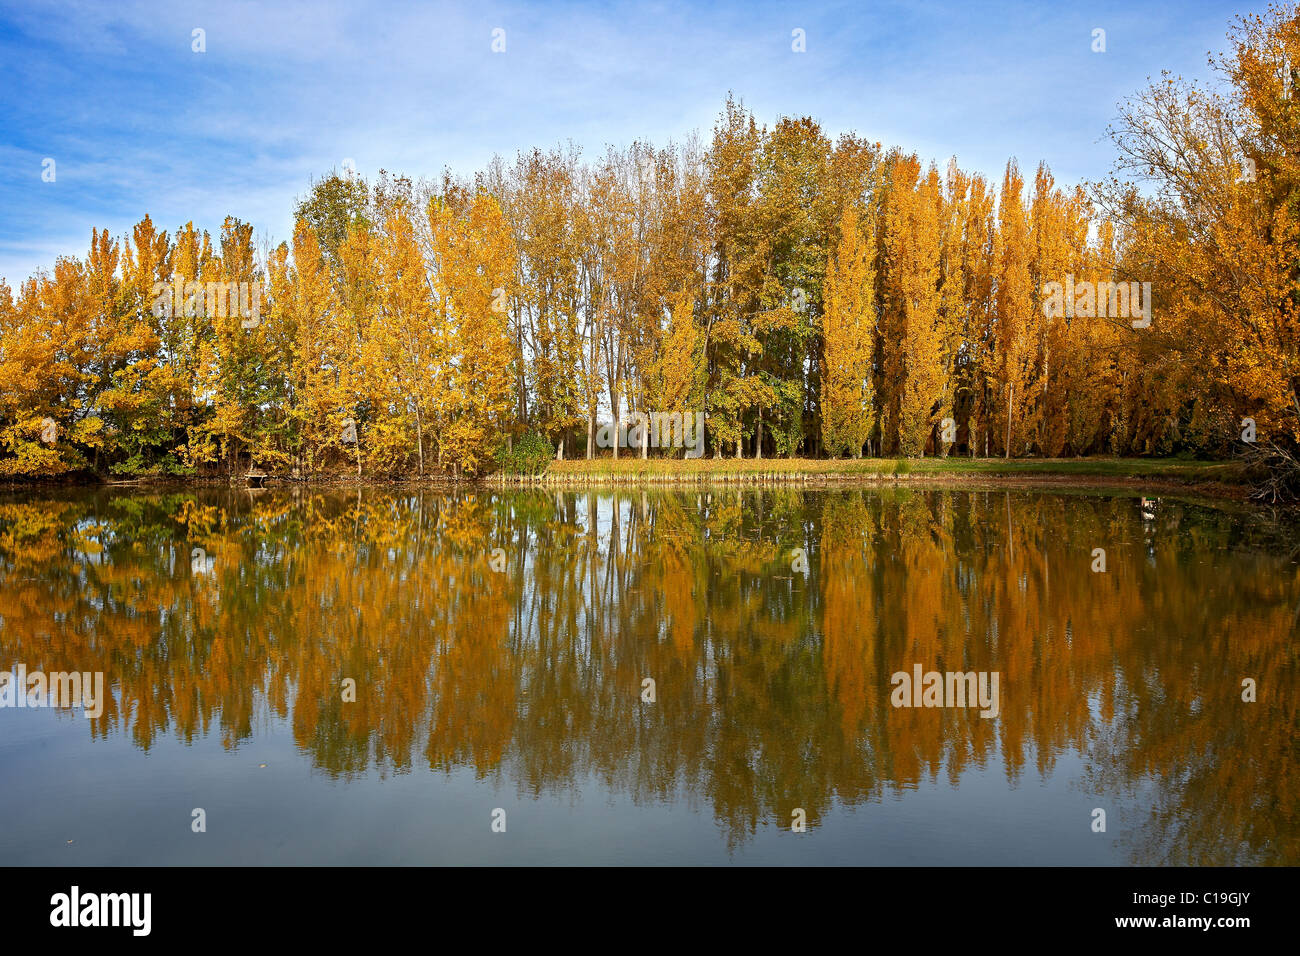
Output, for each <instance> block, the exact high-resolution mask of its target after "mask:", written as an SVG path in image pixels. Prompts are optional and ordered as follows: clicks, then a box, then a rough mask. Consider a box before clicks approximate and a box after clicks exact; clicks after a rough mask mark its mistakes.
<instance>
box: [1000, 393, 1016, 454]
mask: <svg viewBox="0 0 1300 956" xmlns="http://www.w3.org/2000/svg"><path fill="white" fill-rule="evenodd" d="M1015 401H1016V383H1015V382H1012V383H1011V384H1010V385H1008V386H1007V446H1006V448H1004V449H1003V450H1002V452H1003V454H1002V458H1003V460H1004V461H1005V460H1007V459H1009V458H1010V457H1011V409H1012V407H1013V406H1014V404H1015Z"/></svg>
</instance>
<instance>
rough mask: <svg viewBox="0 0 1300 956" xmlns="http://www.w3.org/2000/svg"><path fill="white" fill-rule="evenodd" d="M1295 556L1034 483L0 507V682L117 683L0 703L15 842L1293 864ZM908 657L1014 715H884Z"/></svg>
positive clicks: (1148, 507)
mask: <svg viewBox="0 0 1300 956" xmlns="http://www.w3.org/2000/svg"><path fill="white" fill-rule="evenodd" d="M1296 547H1297V542H1296V540H1295V535H1294V533H1293V530H1292V529H1288V528H1287V527H1286V526H1285V525H1279V524H1277V523H1275V522H1274V520H1272V519H1271V518H1270V517H1269V516H1268V515H1266V514H1263V513H1260V512H1258V511H1254V510H1251V509H1248V508H1244V507H1241V506H1229V505H1213V504H1208V503H1198V502H1193V501H1183V500H1175V499H1171V498H1160V499H1155V498H1140V497H1136V496H1109V495H1091V494H1089V495H1085V494H1060V493H1038V492H1029V491H973V492H964V491H954V490H943V489H938V490H925V489H922V488H913V487H908V488H897V489H895V488H885V489H852V490H823V491H803V490H778V491H770V490H768V491H726V492H719V491H713V492H712V493H698V494H697V493H695V492H694V491H692V492H690V493H686V494H682V493H668V492H658V491H655V492H646V493H641V492H639V491H637V492H631V493H608V492H594V493H553V492H487V491H480V492H477V493H455V494H438V493H434V492H429V491H410V490H400V491H395V490H379V489H367V490H363V491H361V492H359V493H358V492H356V491H351V492H348V491H334V490H310V489H297V490H284V489H271V490H267V491H258V492H250V491H246V490H243V489H238V490H225V489H221V490H203V489H199V490H185V491H177V492H157V491H156V492H149V493H136V492H120V491H114V490H99V491H95V492H42V493H31V492H28V493H9V494H6V495H4V496H0V670H5V669H9V670H12V669H14V668H16V667H17V666H18V665H19V664H21V665H22V666H24V667H25V668H26V669H27V670H28V672H32V671H37V670H39V671H43V672H46V673H52V672H58V671H72V670H77V671H86V672H101V673H103V674H104V675H105V680H106V682H107V684H108V686H109V688H110V690H111V695H112V696H111V700H109V701H107V703H106V707H105V710H104V713H103V715H102V716H101V717H99V718H98V719H90V718H87V717H86V716H84V715H83V714H82V713H81V712H80V711H79V710H78V709H75V708H74V709H72V710H56V709H39V708H24V709H13V708H0V820H2V821H3V822H4V825H3V826H0V864H59V865H62V864H71V865H79V864H109V865H114V864H226V863H253V864H268V863H270V864H275V863H295V864H296V863H308V864H316V863H329V864H337V863H399V864H437V863H452V864H461V863H472V864H479V863H729V862H730V863H836V864H944V863H951V864H1075V863H1081V864H1168V863H1190V864H1242V863H1266V864H1293V865H1294V864H1297V863H1300V809H1298V808H1297V795H1298V791H1300V776H1298V775H1297V769H1298V767H1297V756H1298V753H1297V749H1298V747H1300V744H1298V740H1300V735H1298V734H1297V712H1296V691H1297V688H1298V678H1300V660H1298V658H1300V655H1298V653H1297V621H1298V617H1300V564H1297V558H1298V557H1300V556H1298V554H1297V551H1296ZM1097 548H1101V549H1104V551H1105V561H1106V570H1105V571H1104V572H1095V571H1093V570H1092V568H1093V566H1094V564H1095V563H1096V561H1097V558H1096V556H1095V551H1094V549H1097ZM196 549H197V550H196ZM918 664H919V665H921V666H922V668H923V669H924V670H925V671H931V670H934V671H939V672H947V671H962V672H984V673H997V674H998V675H999V690H1000V700H999V713H998V715H997V716H996V717H995V718H981V717H980V716H979V712H978V710H977V709H974V708H970V707H942V708H924V707H920V708H907V707H896V706H893V704H892V701H891V694H892V691H893V687H892V686H891V675H893V674H894V673H896V672H899V671H905V672H911V671H912V669H913V667H914V666H915V665H918ZM647 679H650V680H652V681H653V698H654V699H653V700H647V699H645V698H646V697H647V696H649V693H648V688H649V686H650V685H647V683H646V681H647ZM1246 679H1250V680H1253V681H1254V682H1255V687H1256V692H1255V696H1256V699H1255V701H1253V702H1247V701H1243V699H1242V696H1243V681H1244V680H1246ZM349 682H354V683H352V684H350V683H349ZM351 686H354V687H355V700H350V699H345V698H347V697H349V696H350V693H349V690H348V689H349V687H351ZM196 808H202V809H203V811H204V813H205V815H206V832H202V833H196V832H193V830H192V820H193V811H194V809H196ZM1097 809H1102V810H1104V811H1105V813H1106V830H1105V832H1094V819H1095V813H1094V811H1095V810H1097ZM498 810H500V811H504V817H505V821H506V827H505V832H504V833H501V832H494V831H493V828H492V824H493V819H494V812H495V811H498ZM496 817H497V818H498V819H499V818H500V814H499V813H498V814H496ZM798 819H804V820H806V829H804V831H803V832H798V830H797V828H796V827H795V826H794V821H796V820H798Z"/></svg>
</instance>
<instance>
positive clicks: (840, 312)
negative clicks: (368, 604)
mask: <svg viewBox="0 0 1300 956" xmlns="http://www.w3.org/2000/svg"><path fill="white" fill-rule="evenodd" d="M1229 39H1230V48H1229V51H1228V53H1227V54H1226V55H1225V56H1223V57H1222V58H1220V59H1219V60H1218V61H1217V68H1218V71H1219V74H1220V76H1221V77H1222V79H1223V81H1224V82H1223V83H1222V84H1221V85H1220V88H1217V89H1206V88H1203V87H1200V86H1197V85H1196V84H1191V83H1185V82H1183V81H1181V80H1177V79H1174V78H1170V77H1164V78H1162V79H1161V80H1160V81H1159V82H1157V83H1155V84H1154V85H1153V86H1151V88H1150V89H1148V90H1147V91H1145V92H1143V93H1141V94H1139V95H1137V96H1135V97H1134V98H1132V99H1131V100H1129V101H1128V102H1127V103H1126V104H1124V105H1123V106H1122V108H1121V113H1120V119H1119V121H1118V122H1117V123H1116V126H1115V128H1114V129H1113V130H1112V131H1111V132H1112V138H1113V139H1114V142H1115V145H1116V148H1117V156H1118V159H1117V162H1116V168H1115V172H1114V174H1113V176H1112V177H1111V178H1110V179H1108V180H1107V181H1106V182H1103V183H1097V184H1093V185H1092V187H1091V188H1090V189H1085V188H1084V187H1083V186H1076V187H1071V188H1064V187H1062V186H1060V185H1058V184H1057V183H1056V182H1055V180H1054V178H1053V176H1052V174H1051V172H1050V171H1049V170H1048V169H1047V168H1046V167H1045V166H1043V165H1040V166H1039V167H1038V168H1037V169H1036V170H1034V171H1033V172H1032V175H1031V174H1030V173H1029V172H1028V171H1022V169H1021V168H1020V167H1019V166H1018V164H1017V163H1016V162H1015V161H1014V160H1012V161H1010V162H1008V163H1007V165H1006V168H1005V170H1004V172H1003V174H1002V176H1001V178H1000V181H992V182H990V181H988V180H987V179H986V178H985V177H984V176H982V175H980V174H978V173H974V172H968V171H964V170H962V169H961V168H960V167H959V166H958V165H957V163H956V162H955V161H953V162H949V163H948V164H947V165H946V167H945V168H944V169H943V171H942V172H941V171H940V169H939V168H938V167H937V166H936V165H935V164H933V163H926V162H924V161H923V160H922V159H921V158H919V157H918V156H916V155H915V154H910V153H907V152H905V151H903V150H900V149H897V148H893V149H886V148H884V147H882V146H881V145H880V144H879V143H874V142H869V141H867V140H866V139H863V138H861V137H859V136H857V135H855V134H852V133H848V134H844V135H841V136H840V137H838V138H837V139H835V140H834V141H832V139H831V138H830V137H829V136H828V135H827V134H826V133H824V132H823V131H822V129H821V128H820V127H819V125H818V124H817V123H816V122H814V121H813V120H812V119H810V118H807V117H803V118H795V117H782V118H779V119H778V120H777V121H776V122H775V124H774V125H772V126H771V127H765V126H760V125H759V124H758V122H757V121H756V119H755V118H754V117H753V116H752V115H751V114H750V113H749V112H748V111H746V110H745V109H744V108H743V106H741V105H740V104H739V103H738V102H737V101H735V100H734V99H730V98H729V99H728V100H727V102H726V104H725V106H724V108H723V110H722V112H721V115H720V116H719V118H718V120H717V122H716V124H715V126H714V128H713V130H712V136H711V138H710V140H709V142H708V144H707V145H703V144H701V143H698V142H696V141H695V140H694V139H691V140H688V141H687V142H686V143H685V144H682V145H672V144H670V145H669V146H667V147H665V148H661V149H656V148H654V147H652V146H650V145H648V144H646V143H642V142H637V143H633V144H632V145H631V146H629V147H627V148H624V149H614V148H611V149H609V150H608V151H607V153H606V154H605V155H603V156H600V157H598V158H596V159H595V160H585V159H583V158H582V157H580V156H579V155H578V154H577V153H576V152H575V151H573V150H571V149H570V150H553V151H543V150H532V151H529V152H524V153H521V154H519V155H518V156H517V157H516V159H515V161H514V162H513V163H509V162H506V161H503V160H500V159H498V160H495V161H494V162H493V163H492V164H491V165H490V166H489V168H488V169H487V170H485V171H483V172H481V173H479V174H477V175H476V176H474V177H473V179H472V181H465V180H459V179H456V178H454V177H452V176H451V175H449V174H448V175H446V176H444V177H443V179H442V180H441V181H439V182H435V183H426V182H420V183H413V182H412V181H410V180H408V179H405V178H402V177H390V176H388V175H387V174H383V175H381V176H380V177H379V179H378V180H377V181H375V182H373V183H368V182H365V181H363V180H361V179H359V178H357V177H356V176H354V175H348V176H338V175H330V176H327V177H325V178H324V179H322V180H320V181H318V182H316V183H314V184H313V185H312V187H311V189H310V191H309V193H308V195H307V196H306V197H305V198H304V199H303V200H302V201H301V202H299V204H298V207H297V210H296V211H297V225H296V227H295V229H294V232H293V236H292V238H291V240H290V241H289V242H285V243H281V244H279V245H278V246H275V247H263V248H259V246H258V243H257V242H256V241H255V238H254V236H253V232H252V229H251V227H250V226H248V225H247V224H246V223H243V222H240V221H239V220H237V219H234V218H229V219H227V220H226V222H225V224H224V225H223V226H222V228H221V230H220V233H219V235H217V236H216V237H212V236H210V235H209V234H208V233H206V232H202V231H200V230H198V229H196V228H195V227H194V226H193V224H191V223H187V224H186V225H185V226H184V227H182V228H181V229H179V230H177V231H176V233H175V234H173V235H169V234H168V233H166V232H160V231H159V230H158V229H157V228H156V227H155V225H154V223H153V222H152V221H151V220H150V218H149V217H147V216H146V217H145V218H144V219H143V220H142V221H141V222H140V223H139V224H138V225H136V226H135V227H134V229H133V230H132V231H131V234H130V235H128V236H123V237H121V238H120V239H115V238H112V237H110V236H109V235H108V234H107V233H106V232H104V231H100V230H95V231H94V232H93V233H92V237H91V248H90V251H89V253H88V254H87V256H86V257H85V258H84V259H78V258H72V257H64V258H60V259H59V260H58V261H57V262H56V263H55V264H54V265H53V267H52V269H50V270H47V271H41V272H39V273H38V274H37V275H35V276H33V277H31V278H29V279H27V280H26V281H24V282H22V283H21V284H20V285H19V286H18V287H17V288H16V289H14V288H11V287H10V286H8V285H6V284H4V283H3V282H0V475H5V476H41V475H55V474H61V473H66V472H75V471H84V472H92V471H93V472H97V473H100V474H124V475H142V474H192V473H195V472H200V471H206V472H210V473H232V474H234V473H239V472H241V471H242V470H243V469H246V468H248V467H260V468H263V469H266V470H267V471H269V472H271V473H274V474H279V475H283V476H298V477H303V478H308V477H312V476H315V475H320V474H324V473H330V472H338V471H349V472H350V471H351V470H353V469H355V470H356V472H357V473H358V474H364V475H369V476H384V475H452V476H456V475H474V474H480V473H482V472H484V471H485V470H488V469H490V468H491V467H492V463H493V462H494V461H496V460H500V457H501V451H502V449H506V448H509V446H510V445H511V444H512V443H513V442H514V441H516V440H519V439H522V438H523V437H524V436H526V435H529V436H532V435H541V436H543V437H544V438H545V440H546V441H547V442H549V443H550V445H551V447H552V448H553V449H554V450H555V452H556V453H557V454H558V455H559V456H560V457H572V456H579V455H586V456H588V457H591V456H593V455H595V454H597V453H598V450H597V443H596V440H595V436H596V435H597V433H598V429H599V427H600V425H601V424H603V423H604V422H607V421H610V420H611V419H613V418H615V417H617V418H619V419H621V420H624V421H626V420H629V419H631V418H632V416H633V415H634V414H636V413H639V412H666V413H673V412H681V413H682V414H683V415H687V414H689V413H691V412H693V411H703V412H704V413H705V414H706V416H707V451H708V453H709V454H712V455H715V456H724V455H725V456H737V457H741V456H744V457H751V456H757V457H769V456H795V455H804V456H822V455H832V456H842V455H851V456H854V457H858V456H861V455H863V454H868V455H903V456H923V455H947V454H966V455H972V456H1007V457H1013V456H1047V457H1059V456H1063V455H1083V454H1095V453H1106V454H1120V455H1172V454H1190V455H1198V456H1204V457H1225V456H1229V455H1232V454H1234V453H1236V452H1237V451H1239V450H1240V449H1241V448H1242V447H1243V446H1242V443H1241V433H1242V428H1241V420H1242V419H1243V418H1250V419H1251V420H1252V421H1253V422H1254V423H1255V427H1256V428H1257V431H1258V435H1259V441H1260V442H1261V443H1263V444H1265V445H1268V446H1269V447H1272V448H1275V449H1280V450H1283V451H1285V450H1286V449H1290V451H1289V452H1286V453H1287V454H1293V453H1294V449H1295V448H1296V446H1297V444H1298V443H1300V320H1297V316H1296V291H1297V290H1296V281H1297V274H1296V269H1297V267H1296V263H1297V262H1300V249H1298V248H1297V242H1298V241H1300V234H1298V229H1297V227H1298V226H1300V192H1298V190H1300V161H1298V160H1297V159H1296V156H1297V155H1300V152H1298V150H1297V144H1300V112H1297V110H1296V109H1295V103H1294V100H1293V93H1292V84H1293V77H1292V76H1291V72H1290V71H1291V67H1290V64H1291V63H1300V20H1298V19H1297V16H1296V12H1295V10H1294V9H1293V8H1292V7H1290V6H1285V7H1280V8H1276V9H1272V10H1270V11H1269V13H1268V14H1267V15H1265V16H1262V17H1249V18H1244V19H1243V20H1241V21H1240V22H1239V23H1238V25H1237V27H1236V28H1235V29H1234V30H1233V32H1232V33H1231V34H1230V37H1229ZM1067 277H1068V278H1069V281H1070V282H1071V283H1073V282H1076V281H1077V282H1078V283H1081V284H1088V285H1089V287H1090V288H1091V287H1092V285H1094V284H1095V285H1096V287H1097V288H1109V287H1110V284H1111V283H1124V284H1125V287H1126V288H1127V284H1129V283H1139V284H1141V283H1149V284H1150V289H1151V294H1150V297H1149V299H1148V300H1147V305H1148V306H1150V308H1151V318H1152V321H1151V323H1150V325H1149V327H1141V326H1135V324H1134V323H1133V322H1131V321H1130V320H1129V316H1127V315H1123V316H1116V315H1114V314H1113V313H1107V311H1106V309H1105V307H1104V304H1103V303H1104V298H1103V296H1102V295H1101V294H1100V293H1099V294H1098V295H1097V297H1096V300H1095V301H1093V300H1091V299H1090V300H1089V301H1088V302H1087V303H1084V302H1083V300H1080V306H1079V308H1077V309H1076V308H1074V303H1073V302H1071V308H1070V310H1069V314H1064V315H1063V314H1060V312H1059V310H1057V311H1055V312H1054V311H1053V310H1052V309H1051V308H1047V307H1046V306H1048V304H1049V303H1048V298H1049V297H1048V292H1047V289H1048V286H1049V285H1050V284H1052V283H1057V284H1060V283H1063V282H1065V281H1066V280H1067ZM213 283H218V284H230V283H257V284H260V288H261V290H262V294H263V299H262V308H261V313H260V316H259V318H258V320H257V321H251V322H250V321H249V318H248V316H247V315H241V314H239V313H238V312H235V313H230V312H227V313H226V314H213V313H212V312H211V310H206V309H204V308H201V307H196V306H195V304H194V299H193V298H186V299H184V300H183V301H176V300H175V299H174V298H173V300H171V301H169V303H168V304H167V306H166V307H165V308H161V309H160V308H158V307H157V293H156V290H157V289H158V288H159V287H165V288H168V289H171V288H180V289H190V288H191V287H192V288H195V289H198V288H205V287H208V286H210V285H211V284H213ZM600 453H609V454H614V455H619V454H623V455H627V454H639V455H647V454H650V453H654V454H674V453H676V454H680V451H677V452H674V451H672V450H667V451H665V450H655V451H654V452H651V451H650V450H649V449H648V448H646V447H644V446H643V447H640V448H635V447H632V448H624V449H621V450H620V449H618V448H614V449H611V450H610V451H609V452H603V451H602V452H600ZM1279 453H1281V452H1279Z"/></svg>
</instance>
